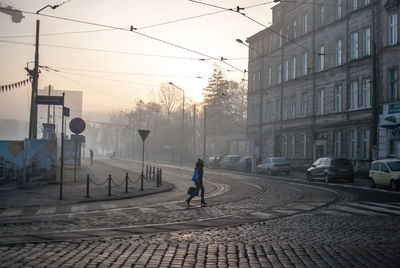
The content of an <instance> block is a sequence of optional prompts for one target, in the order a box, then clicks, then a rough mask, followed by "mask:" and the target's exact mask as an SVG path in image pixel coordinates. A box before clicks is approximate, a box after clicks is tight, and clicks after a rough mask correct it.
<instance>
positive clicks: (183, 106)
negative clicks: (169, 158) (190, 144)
mask: <svg viewBox="0 0 400 268" xmlns="http://www.w3.org/2000/svg"><path fill="white" fill-rule="evenodd" d="M182 92H183V98H182V148H181V165H182V163H183V152H184V150H185V142H184V141H185V126H184V122H185V91H184V90H183V89H182Z"/></svg>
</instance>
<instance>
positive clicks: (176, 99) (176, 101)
mask: <svg viewBox="0 0 400 268" xmlns="http://www.w3.org/2000/svg"><path fill="white" fill-rule="evenodd" d="M182 97H183V95H182V92H181V91H180V90H179V89H177V88H175V87H174V86H172V85H169V84H168V83H162V84H161V85H160V90H159V91H158V98H159V100H160V102H161V106H162V107H163V108H164V109H165V111H166V112H167V115H169V114H171V113H174V112H176V111H177V110H178V109H179V108H180V107H181V104H182Z"/></svg>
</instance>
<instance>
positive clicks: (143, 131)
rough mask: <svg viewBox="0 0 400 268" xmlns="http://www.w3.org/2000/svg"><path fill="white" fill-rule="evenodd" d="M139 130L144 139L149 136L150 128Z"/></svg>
mask: <svg viewBox="0 0 400 268" xmlns="http://www.w3.org/2000/svg"><path fill="white" fill-rule="evenodd" d="M138 131H139V135H140V137H141V138H142V140H143V141H144V140H145V139H146V138H147V136H148V135H149V133H150V130H144V129H138Z"/></svg>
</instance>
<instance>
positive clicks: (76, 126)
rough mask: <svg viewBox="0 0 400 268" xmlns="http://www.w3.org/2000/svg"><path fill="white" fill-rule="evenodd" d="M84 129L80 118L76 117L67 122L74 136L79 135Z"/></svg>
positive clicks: (83, 122)
mask: <svg viewBox="0 0 400 268" xmlns="http://www.w3.org/2000/svg"><path fill="white" fill-rule="evenodd" d="M85 128H86V123H85V121H83V119H82V118H79V117H76V118H74V119H72V120H71V122H69V129H70V130H71V131H72V132H73V133H75V134H81V133H82V132H83V131H84V130H85Z"/></svg>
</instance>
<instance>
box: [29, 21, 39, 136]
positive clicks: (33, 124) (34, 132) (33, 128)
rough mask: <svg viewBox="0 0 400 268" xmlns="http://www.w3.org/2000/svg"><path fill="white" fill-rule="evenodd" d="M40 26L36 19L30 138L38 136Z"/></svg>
mask: <svg viewBox="0 0 400 268" xmlns="http://www.w3.org/2000/svg"><path fill="white" fill-rule="evenodd" d="M39 27H40V21H39V20H36V45H35V67H34V69H33V75H32V78H33V81H32V96H31V113H30V120H29V139H36V138H37V105H36V96H37V90H38V80H39Z"/></svg>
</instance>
